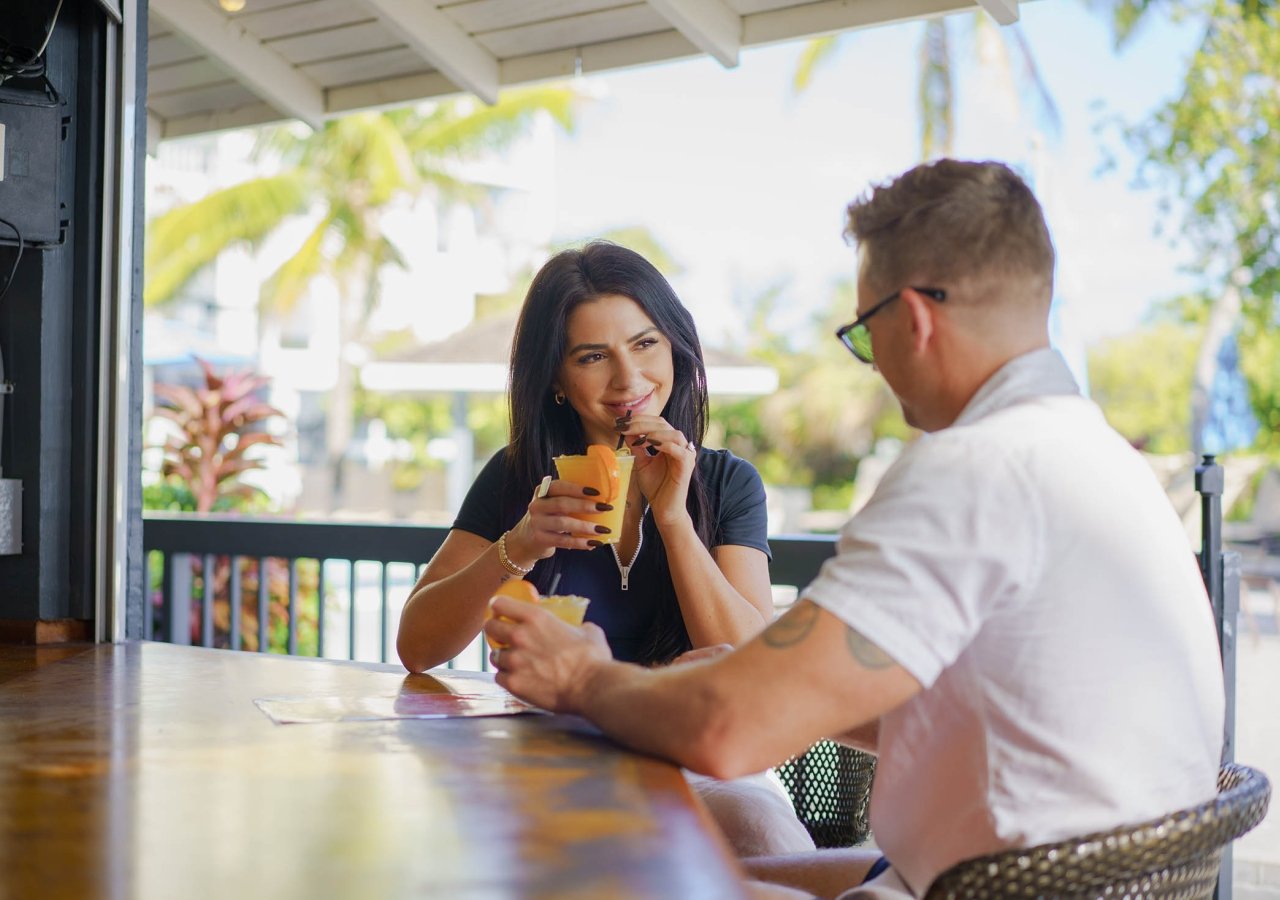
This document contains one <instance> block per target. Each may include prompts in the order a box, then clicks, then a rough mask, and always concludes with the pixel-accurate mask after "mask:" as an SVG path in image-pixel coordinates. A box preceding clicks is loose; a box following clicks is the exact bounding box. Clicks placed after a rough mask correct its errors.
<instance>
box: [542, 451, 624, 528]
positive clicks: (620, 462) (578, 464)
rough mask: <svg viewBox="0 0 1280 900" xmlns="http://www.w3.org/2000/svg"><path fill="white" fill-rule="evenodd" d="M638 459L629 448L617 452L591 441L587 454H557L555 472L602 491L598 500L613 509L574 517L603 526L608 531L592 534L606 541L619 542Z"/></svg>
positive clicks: (568, 479)
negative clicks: (632, 476)
mask: <svg viewBox="0 0 1280 900" xmlns="http://www.w3.org/2000/svg"><path fill="white" fill-rule="evenodd" d="M634 462H635V457H633V456H632V455H631V454H630V453H629V452H627V451H626V450H620V451H615V450H614V449H613V448H612V447H606V446H605V445H603V444H592V445H591V446H590V447H588V448H587V452H586V453H582V454H578V455H576V456H557V457H556V458H555V464H556V474H557V475H558V476H559V478H560V480H561V481H572V482H573V483H574V484H580V485H582V486H583V487H591V488H595V489H596V490H597V491H599V492H600V497H599V501H600V502H602V503H608V504H611V505H612V506H613V509H611V510H609V511H608V512H597V513H581V514H579V515H576V516H574V518H575V519H581V520H583V521H585V522H590V523H592V524H594V525H603V526H604V527H605V528H608V529H609V533H608V534H599V535H594V534H593V535H592V537H594V538H595V539H596V540H598V541H601V542H602V543H605V544H616V543H617V542H618V539H619V538H620V537H621V536H622V517H623V515H624V514H625V513H626V511H627V489H628V488H629V487H630V486H631V467H632V464H633V463H634Z"/></svg>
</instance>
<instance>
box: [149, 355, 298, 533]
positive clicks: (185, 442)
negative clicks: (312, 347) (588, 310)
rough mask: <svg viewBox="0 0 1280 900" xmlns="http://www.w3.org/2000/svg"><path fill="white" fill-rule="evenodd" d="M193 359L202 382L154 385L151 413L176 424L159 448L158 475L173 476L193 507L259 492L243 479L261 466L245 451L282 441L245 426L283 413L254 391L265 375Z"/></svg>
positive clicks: (228, 503) (208, 507)
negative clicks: (161, 454)
mask: <svg viewBox="0 0 1280 900" xmlns="http://www.w3.org/2000/svg"><path fill="white" fill-rule="evenodd" d="M196 362H197V363H198V364H199V365H200V369H201V371H203V372H204V385H203V386H202V387H197V388H190V387H186V386H185V385H173V384H158V385H156V387H155V393H156V400H157V403H156V410H155V416H156V417H157V418H159V419H164V420H165V421H167V422H169V423H171V425H172V426H174V427H173V428H171V430H170V434H169V435H168V437H167V438H166V439H165V442H164V445H163V448H162V449H163V452H164V462H163V464H162V465H161V469H160V474H161V476H162V478H164V479H165V480H167V481H175V480H176V481H177V482H178V484H179V485H181V486H182V487H184V488H185V489H186V492H187V493H188V494H189V496H190V497H191V501H192V504H193V507H194V510H195V512H201V513H205V512H210V511H212V510H214V509H218V508H222V509H228V508H231V507H232V506H233V505H234V503H235V502H236V501H240V500H249V499H252V498H253V497H255V496H258V495H260V494H261V490H260V489H259V488H256V487H254V486H252V485H250V484H246V483H245V482H244V481H243V480H242V479H241V476H242V475H243V474H244V473H245V472H249V471H252V470H254V469H260V468H262V466H263V464H262V461H261V460H260V459H256V458H253V457H251V456H249V455H248V451H249V449H250V448H251V447H260V446H279V445H280V441H279V440H278V439H277V438H276V437H275V436H274V435H272V434H270V433H268V432H267V431H264V430H260V429H255V430H252V431H250V430H249V429H250V428H251V427H253V426H258V425H260V423H264V422H266V421H267V420H269V419H271V418H274V417H277V416H283V415H284V414H283V413H281V412H280V410H278V409H276V408H275V407H273V406H270V405H269V404H267V403H264V402H262V401H261V400H259V399H258V397H257V396H256V393H257V391H259V390H260V389H261V388H263V387H265V386H266V385H267V384H268V379H266V378H264V377H262V376H261V375H256V374H254V373H253V372H252V371H251V370H244V371H240V372H230V373H227V374H225V375H219V374H218V373H217V372H216V371H214V368H213V366H211V365H209V363H207V362H205V361H204V360H203V359H197V360H196Z"/></svg>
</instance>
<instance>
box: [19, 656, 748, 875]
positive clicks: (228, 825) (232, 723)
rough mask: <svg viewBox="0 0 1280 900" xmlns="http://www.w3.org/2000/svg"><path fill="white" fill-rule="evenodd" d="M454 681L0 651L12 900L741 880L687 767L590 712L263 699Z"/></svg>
mask: <svg viewBox="0 0 1280 900" xmlns="http://www.w3.org/2000/svg"><path fill="white" fill-rule="evenodd" d="M449 674H453V673H449ZM463 677H466V676H463ZM475 677H477V678H483V677H484V676H475ZM437 691H439V692H447V691H448V688H446V687H445V686H444V685H442V684H441V683H440V681H437V680H436V679H433V678H431V677H429V676H420V675H406V674H405V673H404V671H403V670H402V669H398V668H395V667H391V666H376V665H365V664H357V663H344V662H334V661H323V660H310V659H297V658H288V657H280V656H266V655H261V654H250V653H234V652H230V651H223V650H204V649H199V648H191V647H176V646H171V645H168V644H155V643H129V644H121V645H115V646H110V645H100V646H86V647H83V648H79V650H78V651H77V650H74V649H66V648H61V649H58V650H48V649H45V650H41V649H37V648H30V647H25V648H24V647H0V900H10V898H15V900H16V898H24V900H25V898H77V900H81V898H95V897H104V898H112V900H115V898H120V900H131V898H140V900H152V898H154V900H193V898H226V900H251V898H259V897H261V898H270V900H289V898H308V900H311V898H329V897H333V898H347V897H351V898H373V900H390V898H401V897H428V898H488V897H494V898H505V897H529V898H584V900H585V898H593V900H595V898H614V897H617V898H650V897H652V898H682V900H683V898H702V897H706V898H721V897H724V898H730V897H732V898H738V897H742V896H743V895H744V889H743V888H742V886H741V881H740V873H739V871H738V869H737V866H736V864H735V862H734V861H733V860H732V858H731V857H730V855H729V854H728V851H727V849H726V848H725V846H724V844H723V843H722V841H721V839H720V837H719V835H718V834H717V833H716V831H715V829H714V826H713V825H712V824H711V823H710V821H709V820H708V819H707V818H706V816H705V813H704V812H703V810H702V807H701V806H700V805H699V804H698V802H697V801H696V800H695V799H694V798H693V797H692V795H691V794H690V792H689V790H688V788H687V787H686V786H685V782H684V779H683V778H682V777H681V776H680V773H679V771H678V770H677V769H676V768H674V767H673V766H670V765H668V764H666V763H663V762H659V761H657V760H653V759H649V758H647V757H643V756H639V755H637V754H633V753H630V752H627V751H625V750H622V749H620V748H618V747H617V746H616V745H614V744H612V743H611V742H609V741H607V740H605V739H604V738H602V737H600V736H599V735H598V734H597V733H596V732H595V731H594V730H593V729H592V728H591V727H590V726H588V725H587V724H585V723H583V722H582V721H581V720H578V719H574V718H570V717H562V716H547V715H519V716H496V717H488V718H444V719H422V718H414V719H402V718H397V719H382V720H376V719H375V720H370V721H334V720H330V721H317V722H308V723H303V724H276V722H275V721H273V720H272V718H270V717H268V715H267V714H266V713H265V712H264V711H263V709H261V708H259V706H258V705H256V704H255V701H261V700H264V699H266V698H282V699H283V702H285V703H286V704H288V703H295V704H298V703H303V704H305V703H308V702H312V701H315V702H317V703H319V704H321V705H324V704H328V705H329V706H330V707H340V706H342V705H343V704H349V705H351V706H352V708H358V707H359V706H360V705H361V704H366V703H372V704H374V705H377V704H384V705H385V704H394V705H397V706H398V704H400V702H401V699H402V698H409V699H410V700H412V699H413V698H414V696H415V695H416V696H418V697H419V698H421V696H422V695H424V694H431V693H433V692H437ZM427 699H429V700H432V701H435V700H438V699H439V698H427ZM446 699H452V698H446Z"/></svg>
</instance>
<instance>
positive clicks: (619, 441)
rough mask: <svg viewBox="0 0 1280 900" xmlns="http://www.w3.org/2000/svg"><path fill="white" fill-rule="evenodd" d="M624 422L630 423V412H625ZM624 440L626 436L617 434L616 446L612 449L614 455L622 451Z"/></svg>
mask: <svg viewBox="0 0 1280 900" xmlns="http://www.w3.org/2000/svg"><path fill="white" fill-rule="evenodd" d="M626 421H628V422H630V421H631V410H627V416H626ZM626 440H627V436H626V435H625V434H622V433H619V434H618V446H616V447H614V448H613V452H614V453H617V452H618V451H619V450H621V449H622V445H623V444H624V443H626Z"/></svg>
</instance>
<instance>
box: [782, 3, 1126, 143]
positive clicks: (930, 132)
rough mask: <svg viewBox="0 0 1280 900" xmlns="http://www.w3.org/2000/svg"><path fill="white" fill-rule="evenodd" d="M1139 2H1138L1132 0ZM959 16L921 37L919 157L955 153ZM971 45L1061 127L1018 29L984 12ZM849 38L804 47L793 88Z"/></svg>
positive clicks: (800, 87)
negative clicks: (1017, 74)
mask: <svg viewBox="0 0 1280 900" xmlns="http://www.w3.org/2000/svg"><path fill="white" fill-rule="evenodd" d="M1132 2H1139V0H1132ZM958 20H959V17H957V16H944V17H938V18H932V19H929V20H928V21H927V22H925V25H924V31H923V33H922V34H921V39H920V48H919V59H920V68H919V70H918V73H919V74H918V85H917V91H916V96H917V101H916V109H917V112H918V115H919V122H920V158H921V159H934V158H936V157H940V156H950V155H952V153H953V152H954V148H955V109H956V89H955V87H956V76H955V72H956V57H955V47H956V45H957V40H956V38H957V35H956V34H955V29H956V26H957V21H958ZM968 21H969V22H970V28H971V33H972V38H973V45H974V48H975V50H976V52H977V55H978V61H979V63H980V64H981V65H983V66H986V67H989V68H992V69H995V70H996V71H998V72H1001V73H1002V74H1003V76H1004V77H1002V79H1001V81H1002V83H1003V86H1004V89H1006V90H1007V91H1008V92H1009V96H1010V99H1011V102H1012V105H1013V106H1014V107H1015V108H1017V107H1019V106H1020V104H1019V103H1018V96H1017V93H1016V90H1015V85H1016V84H1026V85H1028V86H1029V88H1028V89H1029V92H1030V95H1031V97H1032V99H1033V100H1034V102H1035V106H1036V107H1038V110H1039V112H1040V113H1041V115H1043V117H1044V119H1045V122H1046V123H1047V125H1048V126H1049V128H1050V130H1052V131H1056V129H1057V128H1058V109H1057V106H1056V104H1055V103H1054V101H1053V97H1052V96H1051V95H1050V93H1049V90H1048V88H1047V86H1046V85H1045V83H1044V79H1043V78H1042V77H1041V76H1040V70H1039V68H1038V67H1037V66H1036V62H1035V56H1034V55H1033V53H1032V52H1031V47H1030V45H1029V44H1028V43H1027V40H1026V36H1025V35H1023V33H1022V31H1021V29H1019V28H1018V27H1017V26H1016V25H1015V26H1010V27H1008V28H1000V27H999V26H997V25H996V24H995V23H994V22H993V21H992V20H991V18H990V17H989V16H988V15H987V14H986V13H983V12H975V13H974V14H973V15H972V16H970V17H968ZM847 37H848V36H847V35H827V36H824V37H820V38H814V39H813V40H812V41H810V42H809V43H808V44H806V45H805V48H804V50H803V51H802V52H801V54H800V60H799V62H798V63H797V65H796V70H795V73H794V74H793V76H792V89H793V91H794V92H795V93H796V94H800V93H803V92H804V91H805V90H806V89H807V88H808V87H809V85H810V84H811V83H812V81H813V77H814V74H815V73H816V72H817V71H818V70H819V69H820V68H821V67H822V66H823V65H825V64H826V63H828V62H830V61H831V60H832V59H833V58H835V56H836V54H837V53H838V52H839V50H840V49H841V47H842V46H843V44H844V41H845V40H846V39H847ZM1015 57H1016V59H1017V60H1018V62H1019V63H1020V64H1021V67H1022V69H1023V73H1024V75H1025V78H1023V79H1014V78H1013V75H1012V71H1013V59H1014V58H1015Z"/></svg>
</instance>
